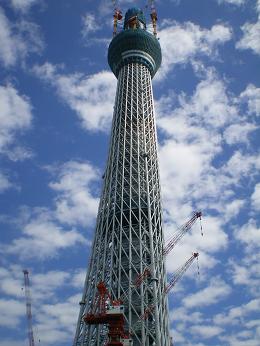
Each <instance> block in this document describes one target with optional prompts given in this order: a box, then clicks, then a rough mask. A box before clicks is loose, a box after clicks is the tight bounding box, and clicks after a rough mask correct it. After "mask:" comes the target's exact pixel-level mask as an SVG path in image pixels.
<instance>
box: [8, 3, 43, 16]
mask: <svg viewBox="0 0 260 346" xmlns="http://www.w3.org/2000/svg"><path fill="white" fill-rule="evenodd" d="M40 2H41V0H11V6H12V7H13V9H14V10H18V11H21V12H23V13H25V12H27V11H29V10H30V8H31V7H32V6H33V5H35V4H37V3H40Z"/></svg>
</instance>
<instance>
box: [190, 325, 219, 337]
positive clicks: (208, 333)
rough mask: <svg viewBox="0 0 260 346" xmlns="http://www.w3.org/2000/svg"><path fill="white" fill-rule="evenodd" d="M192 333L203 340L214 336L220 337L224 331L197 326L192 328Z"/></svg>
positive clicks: (217, 328) (215, 327)
mask: <svg viewBox="0 0 260 346" xmlns="http://www.w3.org/2000/svg"><path fill="white" fill-rule="evenodd" d="M190 330H191V333H192V334H194V335H196V336H199V337H200V338H202V339H210V338H212V337H213V336H216V335H220V334H221V333H222V332H223V329H222V328H220V327H217V326H209V325H195V326H192V327H191V329H190Z"/></svg>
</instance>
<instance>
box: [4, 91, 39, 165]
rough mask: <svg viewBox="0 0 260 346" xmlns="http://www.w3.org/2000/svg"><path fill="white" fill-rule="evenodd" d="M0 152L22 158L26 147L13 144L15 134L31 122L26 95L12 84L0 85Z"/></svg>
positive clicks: (27, 126) (30, 110) (29, 106)
mask: <svg viewBox="0 0 260 346" xmlns="http://www.w3.org/2000/svg"><path fill="white" fill-rule="evenodd" d="M0 108H1V113H0V122H1V128H0V153H2V154H4V153H6V154H8V155H10V156H11V158H12V154H14V155H15V153H16V158H17V159H19V158H24V157H25V155H24V153H26V152H27V150H26V149H24V148H20V147H17V146H16V147H15V148H13V147H12V148H11V146H13V144H14V142H15V140H16V137H17V134H19V133H23V132H24V131H25V130H27V129H29V128H30V126H31V124H32V118H33V116H32V106H31V102H30V100H29V98H28V97H26V96H24V95H20V94H19V92H18V90H16V89H15V88H14V87H13V86H11V85H7V86H1V85H0ZM20 154H23V155H20Z"/></svg>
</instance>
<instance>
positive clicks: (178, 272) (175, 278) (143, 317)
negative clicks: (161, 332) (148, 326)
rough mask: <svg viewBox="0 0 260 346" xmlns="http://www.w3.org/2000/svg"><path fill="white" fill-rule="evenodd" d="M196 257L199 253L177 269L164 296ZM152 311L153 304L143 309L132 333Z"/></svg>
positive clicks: (195, 253) (194, 254)
mask: <svg viewBox="0 0 260 346" xmlns="http://www.w3.org/2000/svg"><path fill="white" fill-rule="evenodd" d="M198 257H199V253H198V252H194V253H193V254H192V256H191V257H190V258H189V259H188V260H187V261H186V262H185V263H184V264H183V265H182V266H181V267H180V268H178V269H177V270H176V272H175V273H174V274H173V276H172V277H171V279H170V282H169V283H168V285H167V286H166V287H165V290H164V294H168V293H169V291H170V290H171V289H172V288H173V287H174V286H175V285H176V283H177V282H178V281H179V280H180V278H181V277H182V276H183V274H184V273H185V272H186V270H187V269H188V268H189V267H190V266H191V264H192V263H193V261H194V260H195V259H197V260H198ZM198 273H199V272H198ZM153 310H154V305H153V304H151V305H149V306H148V307H147V309H145V311H144V313H143V314H142V315H141V316H140V318H139V320H138V321H137V322H136V324H135V325H134V327H133V329H132V331H133V330H134V329H135V328H136V326H137V324H138V323H139V322H140V321H141V320H146V319H147V318H148V316H149V315H150V314H151V313H152V312H153Z"/></svg>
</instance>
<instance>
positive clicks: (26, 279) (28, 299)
mask: <svg viewBox="0 0 260 346" xmlns="http://www.w3.org/2000/svg"><path fill="white" fill-rule="evenodd" d="M23 274H24V287H25V299H26V317H27V328H28V339H29V346H35V344H34V337H33V329H32V303H31V293H30V281H29V272H28V270H26V269H25V270H23Z"/></svg>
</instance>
